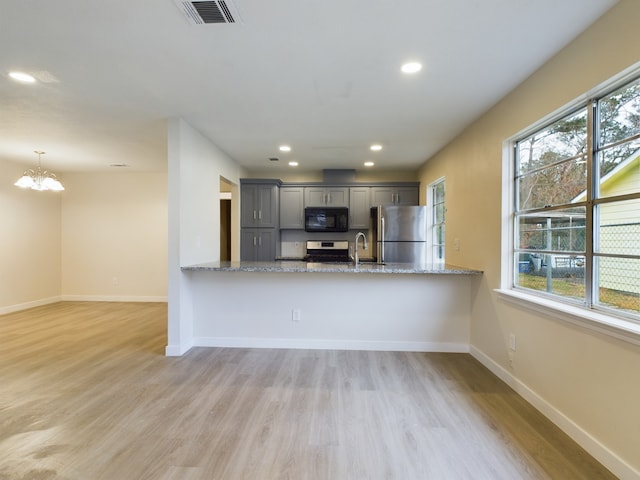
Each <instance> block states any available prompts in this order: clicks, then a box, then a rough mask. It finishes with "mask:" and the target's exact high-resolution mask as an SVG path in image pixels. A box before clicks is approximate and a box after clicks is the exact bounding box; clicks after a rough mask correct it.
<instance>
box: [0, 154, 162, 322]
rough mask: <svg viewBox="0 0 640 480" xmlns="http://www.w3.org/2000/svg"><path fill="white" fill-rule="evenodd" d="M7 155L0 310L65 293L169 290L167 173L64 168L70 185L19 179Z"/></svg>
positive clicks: (1, 202)
mask: <svg viewBox="0 0 640 480" xmlns="http://www.w3.org/2000/svg"><path fill="white" fill-rule="evenodd" d="M24 168H25V167H24V166H22V165H18V164H15V163H12V162H7V161H0V218H1V219H2V228H1V229H0V314H2V313H7V312H10V311H15V310H22V309H25V308H29V307H32V306H36V305H41V304H45V303H51V302H54V301H59V300H65V299H70V300H132V301H140V300H153V301H163V300H166V297H167V174H166V173H144V174H131V173H118V174H104V173H102V174H97V173H93V174H71V173H67V174H61V179H62V181H63V183H64V185H65V187H66V189H65V191H63V192H57V193H55V192H35V191H32V190H22V189H19V188H16V187H14V186H13V182H15V180H16V179H17V178H18V177H20V175H22V172H23V171H24Z"/></svg>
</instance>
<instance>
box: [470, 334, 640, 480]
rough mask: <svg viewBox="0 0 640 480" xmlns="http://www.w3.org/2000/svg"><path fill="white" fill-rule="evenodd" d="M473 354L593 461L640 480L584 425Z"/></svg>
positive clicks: (481, 355)
mask: <svg viewBox="0 0 640 480" xmlns="http://www.w3.org/2000/svg"><path fill="white" fill-rule="evenodd" d="M469 353H471V355H472V356H473V357H474V358H475V359H476V360H478V361H479V362H480V363H482V365H484V366H485V367H487V368H488V369H489V370H490V371H491V372H492V373H493V374H494V375H496V376H497V377H498V378H500V380H502V381H503V382H505V383H506V384H507V385H509V387H511V388H512V389H513V390H514V391H515V392H516V393H517V394H518V395H520V396H521V397H522V398H524V399H525V400H526V401H527V402H529V403H530V404H531V405H533V407H534V408H536V410H538V411H539V412H540V413H542V414H543V415H544V416H545V417H547V418H548V419H549V420H551V421H552V422H553V423H554V424H556V425H557V426H558V427H559V428H560V429H561V430H562V431H563V432H564V433H566V434H567V435H569V436H570V437H571V438H572V439H573V440H574V441H575V442H576V443H577V444H578V445H580V446H581V447H582V448H584V449H585V450H586V451H587V452H589V454H590V455H591V456H592V457H594V458H595V459H596V460H598V461H599V462H600V463H601V464H602V465H604V466H605V467H606V468H608V469H609V470H610V471H611V472H612V473H613V474H614V475H616V476H617V477H618V478H620V479H622V480H626V479H629V480H631V479H638V478H640V472H639V471H638V470H636V469H635V468H633V467H632V466H631V465H629V464H628V463H626V462H625V461H624V460H623V459H621V458H620V457H619V456H618V455H616V454H615V453H614V452H612V451H611V450H609V449H608V448H607V447H606V446H605V445H603V444H602V443H601V442H600V441H598V440H597V439H596V438H595V437H593V436H592V435H590V434H589V433H588V432H587V431H585V430H584V429H583V428H582V427H580V425H578V424H577V423H575V422H574V421H573V420H571V419H570V418H569V417H567V416H566V415H565V414H563V413H562V412H561V411H560V410H558V409H557V408H555V407H554V406H553V405H551V404H550V403H549V402H547V401H546V400H545V399H544V398H542V397H541V396H540V395H538V394H537V393H536V392H535V391H533V390H532V389H531V388H529V387H528V386H527V385H525V384H524V383H522V382H521V381H520V380H518V379H517V378H516V377H514V376H513V375H512V374H511V372H509V371H508V370H506V369H505V368H503V367H502V366H501V365H499V364H498V363H496V362H495V361H494V360H493V359H492V358H490V357H489V356H487V355H485V354H484V353H483V352H481V351H480V350H478V349H477V348H476V347H474V346H473V345H472V346H471V347H470V352H469Z"/></svg>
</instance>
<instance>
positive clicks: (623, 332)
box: [494, 289, 640, 345]
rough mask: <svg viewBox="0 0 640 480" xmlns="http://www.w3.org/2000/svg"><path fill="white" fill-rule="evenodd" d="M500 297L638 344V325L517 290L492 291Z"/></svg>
mask: <svg viewBox="0 0 640 480" xmlns="http://www.w3.org/2000/svg"><path fill="white" fill-rule="evenodd" d="M494 291H495V292H496V293H497V294H498V296H499V298H501V299H503V300H505V301H507V302H509V303H512V304H515V305H518V306H521V307H525V308H527V309H529V310H533V311H535V312H538V313H543V314H545V315H549V316H551V317H553V318H556V319H558V320H561V321H564V322H568V323H571V324H573V325H577V326H580V327H583V328H587V329H589V330H594V331H596V332H599V333H602V334H605V335H608V336H610V337H614V338H617V339H620V340H624V341H626V342H629V343H633V344H635V345H640V325H639V324H637V323H634V322H632V321H630V320H624V319H621V318H616V317H612V316H609V315H605V314H603V313H600V312H595V311H591V310H587V309H585V308H580V307H574V306H573V305H567V304H564V303H560V302H554V301H553V300H550V299H547V298H542V297H538V296H536V295H531V294H528V293H525V292H521V291H518V290H509V289H495V290H494Z"/></svg>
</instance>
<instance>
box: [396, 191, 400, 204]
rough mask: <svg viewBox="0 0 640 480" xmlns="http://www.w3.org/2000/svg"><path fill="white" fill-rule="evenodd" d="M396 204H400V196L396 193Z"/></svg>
mask: <svg viewBox="0 0 640 480" xmlns="http://www.w3.org/2000/svg"><path fill="white" fill-rule="evenodd" d="M396 203H400V194H399V193H396Z"/></svg>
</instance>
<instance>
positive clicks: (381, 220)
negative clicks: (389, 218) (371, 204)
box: [380, 216, 384, 263]
mask: <svg viewBox="0 0 640 480" xmlns="http://www.w3.org/2000/svg"><path fill="white" fill-rule="evenodd" d="M380 222H381V224H382V228H381V230H380V231H381V232H382V235H381V236H380V238H381V240H382V245H381V247H382V248H381V251H380V258H381V259H382V261H381V262H380V263H384V217H382V216H381V217H380Z"/></svg>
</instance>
